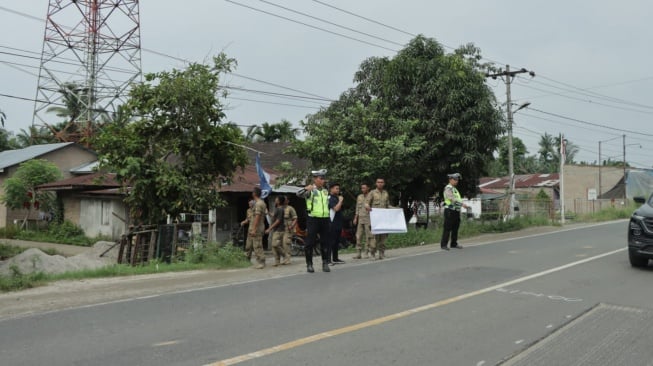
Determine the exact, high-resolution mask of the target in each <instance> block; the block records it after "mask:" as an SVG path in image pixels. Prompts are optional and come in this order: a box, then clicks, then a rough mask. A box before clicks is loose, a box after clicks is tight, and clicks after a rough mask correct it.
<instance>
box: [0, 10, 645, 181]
mask: <svg viewBox="0 0 653 366" xmlns="http://www.w3.org/2000/svg"><path fill="white" fill-rule="evenodd" d="M60 1H62V2H66V1H63V0H60ZM50 2H52V3H56V1H55V0H51V1H46V0H24V1H9V0H0V34H2V37H1V38H0V110H2V111H3V112H4V113H5V114H6V125H5V128H6V129H8V130H9V131H13V132H15V133H17V132H18V131H20V130H21V129H27V128H28V127H29V125H31V124H32V116H33V113H34V99H35V97H36V88H37V85H38V72H39V69H38V67H39V59H38V57H39V55H40V52H41V50H42V48H43V39H44V29H45V22H44V19H45V16H46V14H47V10H48V4H49V3H50ZM238 4H241V5H245V6H247V7H249V8H246V7H244V6H241V5H238ZM325 4H326V5H325ZM275 5H278V6H275ZM139 7H140V8H139V12H140V32H141V44H142V48H143V52H142V54H141V57H142V70H143V72H145V73H148V72H158V71H162V70H170V69H171V68H183V67H184V62H183V61H182V60H188V61H192V62H206V61H208V60H210V59H211V57H212V56H214V55H216V54H218V53H219V52H221V51H224V52H225V53H226V54H227V55H228V56H229V57H232V58H235V59H236V60H237V62H238V66H237V68H236V70H235V73H234V74H231V75H226V76H225V78H224V80H223V83H224V84H225V85H229V86H230V87H231V88H236V89H230V93H231V94H230V97H228V98H227V100H226V101H225V102H226V103H227V106H228V110H227V111H226V113H227V119H228V120H229V121H232V122H234V123H236V124H238V125H241V126H249V125H254V124H256V125H260V124H262V123H263V122H268V123H276V122H279V121H281V120H282V119H287V120H289V121H291V122H292V123H293V124H295V125H296V126H299V121H301V120H302V119H304V118H305V117H306V116H307V115H308V114H310V113H314V112H316V111H317V110H318V108H319V107H320V106H325V105H328V100H332V99H337V98H338V96H339V95H340V94H341V93H342V92H344V91H345V90H347V89H348V88H350V87H352V86H353V85H354V84H353V81H352V80H353V75H354V73H355V72H356V71H357V69H358V67H359V65H360V63H361V62H362V61H364V60H365V59H366V58H369V57H392V56H393V55H395V54H396V51H397V50H399V49H401V48H402V45H405V44H406V43H407V42H409V41H410V39H411V38H413V36H414V35H416V34H423V35H425V36H427V37H432V38H435V39H436V40H437V41H438V42H440V43H441V44H443V45H444V47H445V48H446V50H447V51H448V52H451V51H452V49H455V48H457V47H458V46H460V45H462V44H466V43H474V44H475V45H476V46H477V47H479V48H480V49H481V50H482V55H483V56H484V57H485V58H486V60H485V61H492V62H495V63H497V65H499V66H502V67H505V65H507V64H508V65H510V67H511V69H521V68H525V69H527V70H532V71H534V72H535V74H536V76H535V77H534V78H531V77H529V76H528V75H527V74H522V75H520V76H518V77H517V78H515V79H514V80H513V81H512V83H511V95H512V99H513V102H514V103H516V104H517V105H520V104H523V103H526V102H530V103H531V104H530V106H529V107H527V108H524V109H522V110H520V111H518V112H517V113H515V115H514V128H513V131H514V136H515V137H517V138H519V139H521V140H522V141H524V143H525V144H526V147H527V149H528V152H529V155H533V154H536V153H537V150H538V141H539V140H540V137H541V135H543V134H544V133H548V134H551V135H558V134H564V136H565V138H566V139H567V140H568V141H570V142H572V143H573V144H575V145H576V146H578V148H579V152H578V154H577V155H576V161H586V162H590V163H591V162H595V161H597V160H598V157H599V144H600V145H601V154H602V159H607V158H610V159H612V160H618V161H620V160H622V159H623V150H624V139H623V135H625V136H626V137H625V150H626V160H627V161H628V163H629V164H630V165H631V166H633V167H639V168H651V167H653V159H652V158H651V157H652V156H653V124H652V123H651V117H652V116H653V70H652V69H651V67H650V65H651V60H652V59H653V26H651V22H650V15H651V14H653V2H651V1H650V0H622V1H619V2H615V1H606V0H597V1H588V0H586V1H582V0H581V1H559V0H549V1H546V2H544V1H528V2H526V1H517V0H499V1H485V0H468V1H451V0H449V1H441V0H404V1H390V0H356V1H345V0H319V1H317V0H265V1H261V0H188V1H184V2H182V1H173V0H156V1H154V0H150V1H141V2H140V4H139ZM281 7H284V8H286V9H283V8H281ZM333 7H336V8H339V9H341V10H338V9H335V8H333ZM257 10H262V11H266V12H269V13H274V14H277V15H279V16H283V17H285V18H286V19H282V18H279V17H275V16H272V15H270V14H265V13H262V12H260V11H257ZM342 10H345V11H347V12H349V13H346V12H343V11H342ZM293 11H295V12H293ZM296 12H301V13H304V14H306V15H309V16H310V17H309V16H306V15H301V14H298V13H296ZM364 18H367V19H364ZM289 19H292V20H296V21H298V22H302V23H305V24H298V23H296V22H293V21H291V20H289ZM322 20H324V21H328V22H331V23H335V24H338V25H340V26H343V27H346V28H348V29H345V28H342V27H337V26H335V25H333V24H327V23H325V22H323V21H322ZM65 21H67V20H65ZM78 21H80V19H70V21H69V22H70V24H69V26H73V25H74V24H75V23H76V22H78ZM307 25H308V26H307ZM314 27H318V28H322V29H323V30H319V29H316V28H314ZM324 30H328V31H329V32H333V33H338V34H333V33H329V32H326V31H324ZM355 31H356V32H355ZM358 32H360V33H358ZM361 33H365V34H361ZM351 38H355V39H356V40H354V39H351ZM388 41H390V42H388ZM161 54H164V55H167V56H162V55H161ZM25 56H30V57H25ZM35 56H36V57H35ZM168 56H171V57H168ZM487 83H488V85H489V86H490V87H491V88H492V89H493V90H494V92H495V95H496V97H497V99H498V101H499V102H500V103H505V102H506V85H505V83H504V82H503V81H502V80H500V79H497V80H493V79H488V80H487ZM282 87H283V88H282ZM239 89H246V90H239ZM261 92H264V93H261ZM269 93H275V94H269ZM279 94H283V95H279Z"/></svg>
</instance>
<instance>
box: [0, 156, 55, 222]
mask: <svg viewBox="0 0 653 366" xmlns="http://www.w3.org/2000/svg"><path fill="white" fill-rule="evenodd" d="M61 177H62V175H61V171H59V168H57V166H56V165H54V164H53V163H50V162H48V161H46V160H36V159H35V160H28V161H26V162H24V163H22V164H20V166H19V167H18V169H17V170H16V173H15V174H14V175H13V176H11V177H10V178H7V179H6V180H5V183H4V186H3V188H4V191H5V194H4V196H2V197H1V201H2V202H3V203H4V204H5V205H7V207H8V208H10V209H14V210H15V209H20V208H25V209H27V213H26V214H25V218H24V219H23V223H22V224H21V228H24V227H25V225H26V224H27V219H28V218H29V215H30V213H31V212H32V209H40V210H41V211H48V210H49V209H50V208H52V205H53V202H54V195H53V193H52V192H46V191H38V190H37V189H36V187H38V186H39V185H41V184H45V183H49V182H54V181H56V180H59V179H61Z"/></svg>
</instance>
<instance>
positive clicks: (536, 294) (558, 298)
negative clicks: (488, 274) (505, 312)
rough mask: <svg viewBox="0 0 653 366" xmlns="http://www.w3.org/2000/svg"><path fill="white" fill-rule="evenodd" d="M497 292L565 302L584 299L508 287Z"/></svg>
mask: <svg viewBox="0 0 653 366" xmlns="http://www.w3.org/2000/svg"><path fill="white" fill-rule="evenodd" d="M497 292H501V293H505V294H509V295H523V296H533V297H540V298H544V299H548V300H553V301H564V302H579V301H583V299H579V298H576V297H564V296H560V295H546V294H543V293H541V292H532V291H522V290H519V289H516V290H513V289H507V288H498V289H497Z"/></svg>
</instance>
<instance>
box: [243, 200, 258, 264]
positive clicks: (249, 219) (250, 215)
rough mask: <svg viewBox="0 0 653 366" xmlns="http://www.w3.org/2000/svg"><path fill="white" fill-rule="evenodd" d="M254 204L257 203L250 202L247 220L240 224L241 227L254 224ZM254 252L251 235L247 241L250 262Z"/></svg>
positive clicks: (246, 253)
mask: <svg viewBox="0 0 653 366" xmlns="http://www.w3.org/2000/svg"><path fill="white" fill-rule="evenodd" d="M254 202H255V201H254V200H250V201H249V208H248V209H247V213H246V214H245V220H243V221H241V222H240V226H245V225H247V224H250V223H251V222H252V219H253V218H254ZM253 250H254V238H253V237H252V236H250V235H247V240H246V241H245V255H246V256H247V260H248V261H251V260H252V251H253Z"/></svg>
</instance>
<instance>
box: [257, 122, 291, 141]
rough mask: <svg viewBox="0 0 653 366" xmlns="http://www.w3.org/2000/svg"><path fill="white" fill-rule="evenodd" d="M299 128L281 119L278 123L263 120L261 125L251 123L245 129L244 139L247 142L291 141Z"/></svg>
mask: <svg viewBox="0 0 653 366" xmlns="http://www.w3.org/2000/svg"><path fill="white" fill-rule="evenodd" d="M297 135H299V129H298V128H294V127H293V126H292V123H290V121H288V120H285V119H282V120H281V122H279V123H267V122H263V124H262V125H261V126H258V125H252V126H249V127H247V130H246V131H245V141H248V142H292V141H295V140H297Z"/></svg>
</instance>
